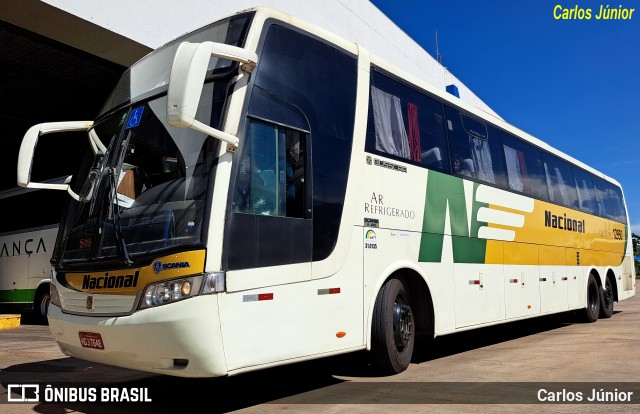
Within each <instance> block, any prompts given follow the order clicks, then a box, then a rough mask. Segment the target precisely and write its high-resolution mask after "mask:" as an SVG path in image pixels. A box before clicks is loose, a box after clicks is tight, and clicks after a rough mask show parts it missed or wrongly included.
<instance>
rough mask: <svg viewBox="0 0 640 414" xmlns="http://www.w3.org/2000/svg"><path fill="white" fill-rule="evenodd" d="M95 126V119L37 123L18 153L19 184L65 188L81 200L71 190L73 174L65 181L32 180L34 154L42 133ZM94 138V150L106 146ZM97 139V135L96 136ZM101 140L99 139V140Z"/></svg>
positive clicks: (57, 188)
mask: <svg viewBox="0 0 640 414" xmlns="http://www.w3.org/2000/svg"><path fill="white" fill-rule="evenodd" d="M92 126H93V121H73V122H48V123H44V124H37V125H34V126H32V127H31V128H29V130H28V131H27V132H26V133H25V134H24V137H23V138H22V143H21V144H20V153H19V154H18V185H19V186H20V187H23V188H44V189H50V190H64V191H67V192H68V193H69V195H70V196H71V197H73V198H74V199H76V200H80V197H79V196H78V194H76V193H75V192H73V191H72V190H71V187H70V186H69V182H70V181H71V176H69V177H67V178H66V179H65V180H64V182H63V183H51V182H49V183H45V182H40V183H39V182H35V181H31V166H32V164H33V154H34V152H35V149H36V145H38V138H40V136H41V135H46V134H54V133H58V132H69V131H87V130H89V128H91V127H92ZM93 138H94V137H91V140H92V147H95V149H94V152H95V151H96V150H97V151H100V149H101V148H100V147H102V148H104V146H103V145H102V143H99V144H97V143H94V142H93ZM95 138H96V139H97V137H95ZM98 142H99V140H98Z"/></svg>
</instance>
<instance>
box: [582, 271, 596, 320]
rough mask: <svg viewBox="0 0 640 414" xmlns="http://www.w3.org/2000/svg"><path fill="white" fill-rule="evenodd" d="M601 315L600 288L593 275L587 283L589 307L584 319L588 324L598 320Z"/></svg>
mask: <svg viewBox="0 0 640 414" xmlns="http://www.w3.org/2000/svg"><path fill="white" fill-rule="evenodd" d="M599 313H600V288H599V287H598V282H596V277H595V276H594V275H593V273H590V274H589V281H588V282H587V307H586V308H584V317H585V320H586V321H587V322H595V321H596V320H598V314H599Z"/></svg>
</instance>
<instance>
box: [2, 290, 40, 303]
mask: <svg viewBox="0 0 640 414" xmlns="http://www.w3.org/2000/svg"><path fill="white" fill-rule="evenodd" d="M35 293H36V290H35V289H17V290H0V303H14V302H15V303H18V302H33V297H34V296H35Z"/></svg>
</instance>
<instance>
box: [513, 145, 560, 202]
mask: <svg viewBox="0 0 640 414" xmlns="http://www.w3.org/2000/svg"><path fill="white" fill-rule="evenodd" d="M503 143H504V145H503V148H504V158H505V162H506V167H507V174H508V177H509V188H511V189H512V190H515V191H518V192H521V193H524V194H527V195H531V196H534V197H537V198H541V199H543V200H548V199H549V193H548V191H547V182H546V176H545V174H544V167H543V165H542V159H541V153H540V150H539V149H537V148H535V147H534V146H532V145H529V144H527V143H525V142H523V141H520V140H519V139H516V138H515V137H514V136H512V135H511V134H503Z"/></svg>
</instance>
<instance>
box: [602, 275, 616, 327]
mask: <svg viewBox="0 0 640 414" xmlns="http://www.w3.org/2000/svg"><path fill="white" fill-rule="evenodd" d="M613 301H614V296H613V286H612V285H611V279H609V278H608V277H607V278H605V283H604V289H600V317H601V318H610V317H611V315H613Z"/></svg>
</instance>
